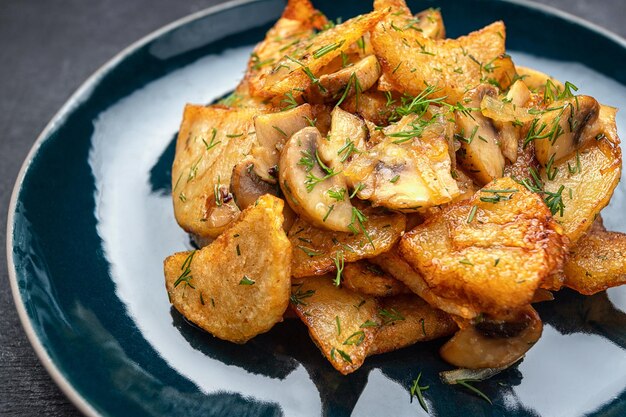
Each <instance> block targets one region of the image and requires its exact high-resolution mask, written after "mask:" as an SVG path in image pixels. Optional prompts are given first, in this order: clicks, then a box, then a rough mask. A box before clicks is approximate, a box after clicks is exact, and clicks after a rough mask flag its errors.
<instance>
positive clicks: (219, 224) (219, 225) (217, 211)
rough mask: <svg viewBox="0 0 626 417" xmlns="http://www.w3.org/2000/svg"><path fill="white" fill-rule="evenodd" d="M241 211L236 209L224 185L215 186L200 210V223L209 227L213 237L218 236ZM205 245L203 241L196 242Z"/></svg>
mask: <svg viewBox="0 0 626 417" xmlns="http://www.w3.org/2000/svg"><path fill="white" fill-rule="evenodd" d="M240 213H241V210H239V207H237V204H236V203H235V199H234V198H233V195H232V194H231V193H230V191H229V190H228V185H226V184H219V183H218V184H215V186H214V187H213V192H212V193H210V194H209V195H208V196H207V198H206V200H205V204H204V208H203V210H202V218H201V219H200V221H201V222H203V223H206V224H208V225H211V231H212V234H211V235H214V236H217V235H219V234H220V233H222V231H223V230H224V229H225V228H226V227H227V226H228V225H229V224H230V222H232V221H233V220H235V219H236V218H237V217H239V214H240ZM197 242H201V243H205V242H204V241H197Z"/></svg>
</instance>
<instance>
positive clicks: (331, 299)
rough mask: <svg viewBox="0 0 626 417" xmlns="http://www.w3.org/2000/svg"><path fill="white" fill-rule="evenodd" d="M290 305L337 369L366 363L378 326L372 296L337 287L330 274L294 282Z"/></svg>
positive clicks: (344, 370)
mask: <svg viewBox="0 0 626 417" xmlns="http://www.w3.org/2000/svg"><path fill="white" fill-rule="evenodd" d="M291 292H292V294H291V303H292V304H291V305H292V307H293V308H294V309H295V311H296V314H298V317H300V319H301V320H302V321H303V322H304V324H306V326H307V327H308V328H309V334H310V335H311V338H312V339H313V341H314V342H315V344H316V345H317V347H318V348H319V349H320V350H321V351H322V354H323V355H324V356H325V357H326V359H328V361H329V362H330V363H331V364H332V365H333V367H334V368H335V369H337V370H338V371H339V372H341V373H342V374H344V375H347V374H349V373H351V372H354V371H356V370H357V369H359V367H360V366H361V365H362V364H363V361H364V360H365V358H366V356H367V353H368V351H369V348H370V346H371V345H372V342H373V340H374V334H375V332H376V328H377V327H378V318H377V312H378V304H377V303H376V299H375V298H372V297H364V296H361V295H358V294H355V293H353V292H351V291H349V290H347V289H345V288H339V287H336V286H335V285H334V284H333V281H332V278H331V277H328V276H321V277H309V278H306V279H303V280H301V281H299V282H294V284H293V285H292V290H291Z"/></svg>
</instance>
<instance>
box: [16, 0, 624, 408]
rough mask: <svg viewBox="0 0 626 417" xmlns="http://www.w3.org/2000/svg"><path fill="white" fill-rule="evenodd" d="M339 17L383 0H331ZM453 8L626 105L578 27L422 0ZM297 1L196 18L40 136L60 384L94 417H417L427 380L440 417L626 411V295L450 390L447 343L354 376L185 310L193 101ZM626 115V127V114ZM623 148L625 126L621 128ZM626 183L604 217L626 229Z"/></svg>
mask: <svg viewBox="0 0 626 417" xmlns="http://www.w3.org/2000/svg"><path fill="white" fill-rule="evenodd" d="M317 5H318V7H319V8H320V9H322V10H323V11H324V12H325V13H327V14H328V15H329V16H330V17H332V18H336V17H339V16H342V17H344V18H346V17H350V16H353V15H355V14H357V13H362V12H366V11H367V9H368V8H370V7H371V3H370V2H369V1H345V2H340V1H333V0H319V1H317ZM411 6H412V8H413V10H415V11H418V10H420V9H423V8H426V7H431V6H435V7H441V9H442V10H443V13H444V18H445V20H446V26H447V28H448V32H449V35H450V36H458V35H460V34H463V33H466V32H469V31H471V30H474V29H477V28H480V27H482V26H483V25H485V24H487V23H489V22H492V21H494V20H498V19H502V20H504V21H505V22H506V24H507V29H508V48H509V49H510V50H511V51H512V54H513V55H514V58H515V59H516V60H517V62H518V63H523V64H527V65H531V66H535V67H537V68H539V69H541V70H544V71H546V72H548V73H552V74H553V75H555V76H556V77H558V78H560V79H563V80H570V81H572V82H574V83H575V84H577V85H579V86H580V87H581V92H583V93H587V94H592V95H594V96H596V97H598V98H599V99H600V100H601V101H602V102H604V103H606V104H611V105H614V106H618V107H621V108H623V109H624V108H626V88H625V85H626V45H625V43H624V41H622V40H621V39H619V38H617V37H615V36H613V35H610V34H608V33H605V32H603V31H601V30H600V29H598V28H594V27H592V26H590V25H588V24H585V23H583V22H580V21H577V20H575V19H574V18H571V17H568V16H565V15H563V14H559V13H555V12H551V11H548V10H545V9H543V8H538V7H536V6H530V5H526V4H523V3H519V2H503V1H494V0H471V1H470V0H463V1H461V0H458V1H452V0H441V1H433V2H426V1H413V2H411ZM282 7H283V2H282V1H277V0H260V1H237V2H232V3H228V4H225V5H223V6H220V7H217V8H213V9H209V10H206V11H204V12H201V13H199V14H196V15H193V16H190V17H188V18H186V19H183V20H181V21H178V22H176V23H174V24H172V25H170V26H168V27H166V28H164V29H162V30H160V31H158V32H156V33H154V34H152V35H150V36H148V37H147V38H146V39H143V40H142V41H140V42H138V43H136V44H135V45H132V46H131V47H130V48H128V49H126V50H125V51H123V52H122V53H120V54H119V55H118V56H117V57H116V58H114V59H113V60H112V61H111V62H109V63H108V64H107V65H106V66H105V67H103V68H102V69H101V70H99V71H98V72H97V73H96V74H95V75H94V76H92V77H91V78H90V79H89V80H88V81H87V82H86V83H85V84H84V85H83V87H81V88H80V90H79V91H78V92H77V93H76V94H75V95H74V96H73V97H72V98H71V99H70V101H69V102H68V103H67V104H66V105H65V106H64V107H63V108H62V109H61V111H60V112H59V113H58V114H57V116H56V117H55V118H54V119H53V120H52V121H51V122H50V124H49V125H48V127H47V128H46V130H45V131H44V132H43V133H42V135H41V136H40V137H39V139H38V140H37V142H36V143H35V145H34V147H33V149H32V151H31V153H30V155H29V156H28V159H27V160H26V162H25V163H24V166H23V167H22V171H21V173H20V175H19V178H18V180H17V183H16V186H15V192H14V194H13V199H12V202H11V207H10V214H9V223H8V230H9V233H8V243H7V245H8V259H9V272H10V276H11V281H12V285H13V290H14V295H15V301H16V304H17V308H18V311H19V313H20V316H21V319H22V322H23V324H24V327H25V329H26V332H27V334H28V336H29V338H30V340H31V342H32V344H33V346H34V347H35V350H36V351H37V354H38V355H39V357H40V358H41V360H42V362H43V363H44V365H45V366H46V367H47V368H48V370H49V372H50V373H51V374H52V376H53V377H54V379H55V380H56V382H57V383H58V384H59V385H60V386H61V388H62V389H63V390H64V391H65V393H66V394H67V395H68V396H69V397H70V398H71V399H72V401H74V402H75V403H76V405H77V406H78V407H79V408H80V409H81V410H82V411H83V412H85V413H86V414H88V415H93V416H96V415H102V416H165V415H167V416H172V415H177V416H238V417H243V416H250V417H252V416H290V417H291V416H320V415H323V416H332V417H340V416H415V415H425V412H424V411H423V410H422V409H421V408H420V407H419V405H418V404H417V403H416V402H413V403H411V402H410V401H409V392H408V387H409V384H410V382H411V381H412V380H413V379H414V378H416V376H417V374H418V373H419V372H421V373H422V381H423V382H424V383H426V384H429V385H430V389H429V390H428V391H427V392H426V393H425V395H426V400H427V403H428V406H429V408H430V410H431V415H437V416H469V415H489V416H504V415H514V416H567V417H572V416H583V415H594V416H618V415H619V416H623V415H626V391H625V388H626V350H625V349H626V313H625V311H626V288H624V289H612V290H609V291H608V292H606V293H601V294H597V295H595V296H593V297H582V296H579V295H576V294H574V293H572V292H569V291H562V292H561V293H559V294H558V300H557V301H556V302H551V303H543V304H540V305H539V311H540V314H541V316H542V318H543V319H544V321H545V323H546V327H545V330H544V334H543V337H542V338H541V340H540V342H539V343H538V344H537V345H536V346H535V347H534V348H533V349H531V350H530V352H529V353H528V355H527V356H526V358H525V359H524V360H523V362H521V363H520V364H519V365H518V366H516V367H515V368H514V369H510V370H508V371H506V372H504V373H502V374H501V375H498V376H497V377H495V378H494V379H492V380H490V381H487V382H483V383H479V384H477V386H478V387H479V388H480V389H481V390H482V391H483V392H484V393H485V394H487V395H488V396H489V397H490V398H491V399H492V401H493V405H489V404H488V403H487V402H486V401H484V400H482V399H480V398H478V397H476V396H474V395H473V394H472V393H470V392H469V391H465V390H463V389H462V388H454V387H450V386H444V385H443V384H441V383H440V382H439V381H438V376H437V373H438V372H439V371H441V370H444V369H448V366H447V365H446V364H445V363H443V362H442V361H441V360H440V359H439V357H438V354H437V348H438V347H439V345H440V342H434V343H426V344H421V345H417V346H413V347H410V348H407V349H403V350H401V351H398V352H394V353H391V354H387V355H381V356H378V357H372V358H369V359H368V360H367V361H366V363H365V365H364V366H363V367H362V368H361V369H360V370H358V371H357V372H355V373H354V374H352V375H349V376H345V377H344V376H341V375H339V374H338V373H337V372H336V371H334V370H333V369H332V368H331V367H330V365H328V364H327V363H326V361H325V360H324V359H323V358H322V356H321V355H320V354H319V352H318V351H317V349H316V348H315V346H314V345H313V343H312V342H311V341H310V340H309V338H308V335H307V332H306V330H305V329H304V328H303V326H302V325H300V323H298V322H294V321H287V322H285V323H282V324H280V325H277V326H276V327H275V328H274V329H273V330H272V331H270V332H269V333H267V334H264V335H261V336H259V337H257V338H255V339H254V340H252V341H251V342H250V343H248V344H246V345H244V346H237V345H233V344H229V343H226V342H222V341H220V340H217V339H215V338H213V337H211V336H210V335H208V334H206V333H204V332H202V331H200V330H199V329H197V328H195V327H194V326H192V325H190V324H189V323H187V322H185V320H184V319H183V318H182V317H181V316H180V315H179V314H177V313H176V312H175V311H172V310H171V309H170V305H169V303H168V300H167V295H166V292H165V290H164V284H163V272H162V261H163V259H164V258H165V257H166V256H167V255H169V254H171V253H173V252H175V251H179V250H181V249H184V248H187V247H189V246H190V244H189V239H188V237H187V236H186V235H185V233H183V232H182V231H181V230H180V229H179V228H178V227H177V225H176V223H175V221H174V217H173V214H172V204H171V201H170V197H169V194H170V166H171V163H172V159H173V149H174V148H173V139H174V137H175V134H176V131H177V128H178V125H179V122H180V119H181V115H182V109H183V106H184V104H185V103H186V102H192V103H207V102H210V101H212V100H213V99H215V98H216V97H219V96H221V95H223V94H225V93H227V92H228V91H229V90H231V89H232V88H233V87H234V86H235V84H236V82H237V80H238V78H239V77H240V76H241V73H242V70H243V68H244V66H245V63H246V60H247V57H248V55H249V53H250V50H251V45H253V44H254V43H255V42H257V41H259V40H261V39H262V38H263V35H264V33H265V31H266V30H267V29H268V27H269V26H270V24H271V23H272V22H274V21H275V20H276V19H277V17H278V16H279V14H280V12H281V10H282ZM622 116H623V114H622ZM619 126H620V128H621V129H622V137H626V135H624V133H626V131H625V130H624V129H625V128H626V120H625V119H624V117H620V120H619ZM625 195H626V194H625V193H624V185H623V184H622V186H621V187H620V189H619V190H618V192H617V193H616V196H615V197H614V199H613V202H612V203H611V206H610V207H608V208H607V209H606V210H605V211H604V213H603V214H604V217H605V219H606V224H607V225H608V226H609V227H610V228H612V229H616V230H621V231H626V214H625V210H626V202H625V201H624V196H625Z"/></svg>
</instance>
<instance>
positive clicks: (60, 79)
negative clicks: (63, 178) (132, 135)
mask: <svg viewBox="0 0 626 417" xmlns="http://www.w3.org/2000/svg"><path fill="white" fill-rule="evenodd" d="M459 1H461V0H459ZM220 2H221V1H219V0H185V1H171V0H151V1H148V0H132V1H128V0H100V1H82V0H65V1H59V0H49V1H40V0H20V1H10V0H0V62H2V65H0V92H2V94H0V132H2V136H1V138H0V242H4V241H5V235H6V223H5V219H6V216H7V207H8V204H9V198H10V194H11V190H12V187H13V182H14V180H15V177H16V176H17V172H18V170H19V167H20V165H21V163H22V160H23V159H24V157H25V156H26V154H27V152H28V150H29V148H30V146H31V145H32V143H33V141H34V140H35V138H36V137H37V135H38V134H39V132H40V131H41V130H42V129H43V128H44V126H45V125H46V123H47V122H48V120H49V119H50V118H51V117H52V116H53V115H54V113H55V112H56V111H57V110H58V109H59V107H60V106H61V105H62V104H63V102H64V101H65V100H66V99H67V98H68V97H69V96H70V94H72V92H73V91H74V90H75V89H76V88H77V87H78V86H79V85H80V84H81V83H82V82H83V81H84V80H85V79H86V78H87V77H88V76H89V75H90V74H91V73H92V72H93V71H95V70H96V69H97V68H98V67H99V66H100V65H102V64H103V63H104V62H106V61H107V60H108V59H109V58H111V57H112V56H113V55H114V54H115V53H117V52H118V51H119V50H121V49H122V48H124V47H125V46H127V45H128V44H130V43H131V42H133V41H135V40H137V39H139V38H140V37H142V36H144V35H145V34H147V33H149V32H151V31H153V30H154V29H157V28H159V27H160V26H162V25H164V24H166V23H168V22H170V21H172V20H174V19H177V18H179V17H181V16H184V15H186V14H189V13H191V12H194V11H197V10H200V9H202V8H205V7H208V6H211V5H213V4H216V3H220ZM541 3H545V4H549V5H553V6H556V7H557V8H560V9H562V10H565V11H567V12H569V13H572V14H575V15H578V16H581V17H584V18H586V19H588V20H590V21H592V22H594V23H597V24H599V25H601V26H604V27H606V28H608V29H610V30H613V31H615V32H616V33H618V34H620V35H622V36H626V26H624V25H623V24H622V22H623V19H624V18H625V17H626V1H624V0H595V1H588V0H543V1H541ZM0 415H2V416H20V417H22V416H41V415H45V416H77V415H80V413H79V412H78V411H77V410H76V408H75V407H74V406H73V405H71V404H70V403H69V401H68V400H67V399H66V398H65V396H64V395H63V394H62V393H61V392H60V390H59V389H58V388H57V387H56V385H55V384H54V382H53V381H52V380H51V378H50V377H49V376H48V374H47V372H46V371H45V370H44V368H43V367H42V366H41V364H40V363H39V361H38V359H37V357H36V356H35V353H34V351H33V349H32V348H31V347H30V344H29V343H28V341H27V339H26V335H25V333H24V331H23V330H22V327H21V326H20V324H19V320H18V318H17V312H16V310H15V307H14V304H13V300H12V298H11V293H10V289H9V283H8V276H7V269H6V257H5V251H4V250H1V251H0Z"/></svg>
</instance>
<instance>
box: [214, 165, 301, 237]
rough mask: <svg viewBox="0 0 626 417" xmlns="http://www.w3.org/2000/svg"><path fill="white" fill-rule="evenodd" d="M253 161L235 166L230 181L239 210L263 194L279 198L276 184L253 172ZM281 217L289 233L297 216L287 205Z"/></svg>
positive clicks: (278, 188)
mask: <svg viewBox="0 0 626 417" xmlns="http://www.w3.org/2000/svg"><path fill="white" fill-rule="evenodd" d="M253 161H254V160H253V159H252V158H246V159H245V160H243V161H241V162H240V163H239V164H237V165H235V168H233V175H232V177H231V180H230V190H231V192H232V194H233V197H234V198H235V202H236V203H237V206H238V207H239V208H240V209H241V210H244V209H246V208H248V207H250V206H251V205H253V204H255V203H256V201H257V200H258V199H259V197H261V196H263V195H265V194H272V195H274V196H277V197H280V187H279V186H278V185H277V184H270V183H268V182H266V181H263V180H262V179H261V177H259V176H258V175H257V174H256V173H255V172H254V162H253ZM283 217H284V221H283V228H284V229H285V231H289V229H290V228H291V225H292V224H293V222H294V221H295V220H296V217H297V216H296V214H295V213H294V212H293V210H292V209H291V207H289V205H288V204H285V205H284V206H283ZM202 246H206V245H202Z"/></svg>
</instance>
